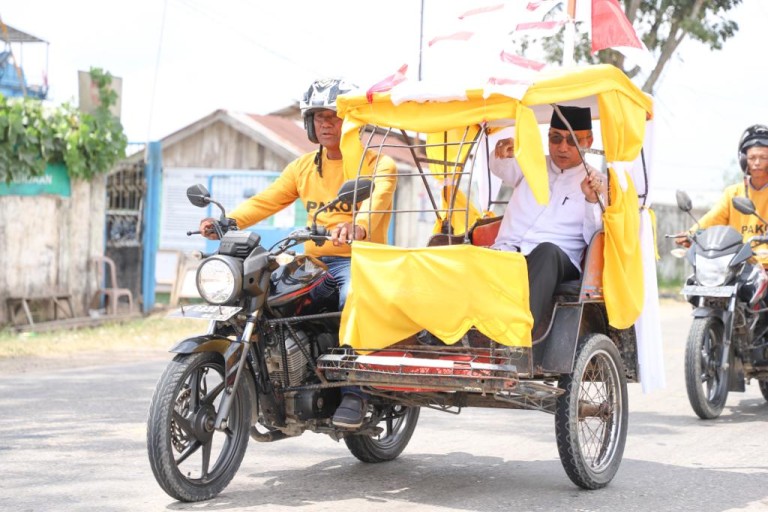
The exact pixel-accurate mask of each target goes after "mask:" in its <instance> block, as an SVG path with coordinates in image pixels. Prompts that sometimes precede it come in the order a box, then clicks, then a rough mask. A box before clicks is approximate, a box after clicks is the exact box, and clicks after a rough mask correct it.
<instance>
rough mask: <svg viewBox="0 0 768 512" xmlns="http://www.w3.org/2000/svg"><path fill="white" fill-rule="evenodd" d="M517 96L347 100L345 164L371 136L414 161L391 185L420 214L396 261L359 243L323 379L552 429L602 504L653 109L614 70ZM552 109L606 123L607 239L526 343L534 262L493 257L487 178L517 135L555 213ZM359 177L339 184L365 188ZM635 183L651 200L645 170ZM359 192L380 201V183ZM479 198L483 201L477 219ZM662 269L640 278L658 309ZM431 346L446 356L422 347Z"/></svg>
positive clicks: (627, 350)
mask: <svg viewBox="0 0 768 512" xmlns="http://www.w3.org/2000/svg"><path fill="white" fill-rule="evenodd" d="M520 85H521V84H513V85H512V86H511V87H509V88H506V87H504V86H499V87H496V88H491V90H489V88H488V87H486V88H478V89H475V90H471V89H463V90H460V91H449V92H447V93H445V94H444V95H443V96H439V95H436V94H434V91H433V90H429V89H428V88H429V87H430V85H429V84H422V83H415V84H409V86H408V87H407V88H406V90H405V91H402V92H399V91H397V90H396V89H397V87H395V88H394V89H392V90H391V91H387V92H378V93H377V92H374V93H370V92H369V93H368V94H365V95H359V96H350V95H346V96H342V97H340V98H339V99H338V108H339V116H340V117H342V118H343V119H344V128H343V130H344V132H343V136H342V152H343V153H344V155H345V162H346V156H347V155H349V154H352V153H353V152H354V151H355V150H358V151H359V149H358V148H360V146H359V144H358V131H359V130H360V129H362V128H363V127H367V131H365V132H364V135H363V136H362V140H363V142H364V146H365V148H368V149H370V148H373V149H375V150H376V151H379V152H382V153H383V152H386V151H387V150H390V151H404V150H405V151H408V152H409V153H411V154H412V155H413V159H414V166H413V168H411V169H400V171H399V172H398V176H397V178H398V188H397V190H398V192H400V194H401V197H402V196H409V197H411V198H414V200H413V201H411V202H408V201H407V200H405V201H401V203H400V204H399V205H398V206H397V207H396V208H395V209H394V210H393V211H392V215H393V219H392V223H393V224H394V226H395V229H396V231H397V232H396V235H395V238H396V240H395V246H386V247H384V246H381V245H377V244H372V243H366V242H354V244H353V249H352V254H353V257H352V282H353V283H354V284H353V287H352V293H351V296H350V298H349V299H348V300H349V302H348V305H347V307H345V311H344V313H343V315H342V325H341V335H340V343H341V348H339V349H335V350H334V351H333V352H332V353H330V354H325V355H323V356H321V357H320V358H319V361H318V366H319V368H320V370H321V371H322V372H323V373H324V375H325V377H326V378H327V379H328V380H340V381H343V382H345V383H347V384H350V385H351V384H354V385H358V386H362V387H364V388H365V389H366V390H367V392H368V393H370V394H372V395H375V396H378V397H381V398H382V399H384V400H388V401H392V402H395V403H401V404H403V405H407V406H411V407H430V408H436V409H439V410H449V409H450V410H454V411H457V410H460V409H461V408H462V407H501V408H503V407H506V408H521V409H536V410H540V411H544V412H548V413H551V414H554V416H555V430H556V434H557V436H556V437H557V444H558V450H559V454H560V458H561V461H562V464H563V466H564V468H565V471H566V473H567V474H568V476H569V477H570V478H571V480H572V481H573V482H574V483H575V484H576V485H578V486H580V487H583V488H586V489H596V488H600V487H603V486H605V485H607V484H608V483H609V482H610V481H611V479H612V478H613V476H614V475H615V473H616V471H617V470H618V467H619V464H620V461H621V458H622V453H623V450H624V445H625V440H626V435H627V418H628V416H627V413H628V402H627V389H626V383H627V382H639V380H640V377H641V376H640V372H639V364H638V337H637V331H636V329H635V323H636V322H637V320H638V318H639V316H640V313H641V311H642V309H643V304H644V302H645V300H644V299H645V297H644V280H645V279H644V277H643V276H644V269H643V261H642V255H641V253H642V249H641V246H640V243H639V240H640V233H639V232H640V216H641V206H642V204H641V203H642V200H641V199H640V198H639V197H638V191H637V188H635V185H634V180H633V178H632V176H631V175H630V174H629V173H628V172H627V170H628V169H629V168H630V167H631V165H629V163H630V162H633V161H635V160H636V159H638V157H639V155H640V152H641V150H642V146H643V140H644V135H645V124H646V121H647V120H648V119H650V118H651V116H652V101H651V99H650V97H649V96H647V95H646V94H644V93H643V92H641V91H640V90H639V89H638V88H637V87H635V86H634V85H633V84H632V83H631V81H630V80H629V79H627V77H626V76H625V75H624V74H623V73H622V72H621V71H619V70H618V69H617V68H614V67H612V66H607V65H599V66H590V67H584V68H577V69H571V70H556V71H551V72H549V73H540V74H539V75H537V76H536V77H535V79H534V80H533V81H532V82H531V83H530V84H523V85H524V86H526V85H527V90H525V92H524V93H523V94H522V95H521V96H520V99H517V98H516V97H515V95H516V94H519V91H520V89H519V87H520ZM507 93H509V94H507ZM556 105H575V106H581V107H587V106H588V107H590V108H591V112H592V115H593V117H595V118H597V119H599V124H600V133H601V138H602V142H603V149H602V150H594V151H592V152H593V153H595V154H598V155H602V156H603V158H604V160H605V162H607V164H608V169H609V170H608V174H609V183H610V197H609V198H608V201H607V203H606V204H604V205H602V206H603V208H604V215H603V216H604V230H603V231H601V232H598V233H597V234H596V235H595V237H594V238H593V240H592V241H591V243H590V244H589V246H588V249H587V250H586V251H585V256H584V261H583V278H582V279H581V280H579V281H572V282H566V283H563V284H562V285H561V287H560V288H559V289H558V290H557V291H556V304H555V307H554V310H553V311H552V315H551V318H550V319H549V325H548V328H547V329H546V331H543V332H537V333H534V334H535V335H536V337H535V339H532V334H531V317H530V312H529V309H528V304H527V293H528V290H527V287H528V283H527V273H526V263H525V259H524V257H523V256H522V255H521V254H520V253H516V252H505V251H497V250H493V249H490V248H488V246H490V245H491V244H492V243H493V241H494V238H495V235H496V233H497V231H498V228H499V225H500V221H501V216H500V215H494V214H493V213H491V212H489V209H488V205H491V206H493V204H494V202H496V203H504V201H494V200H492V198H491V195H492V194H491V192H490V191H491V190H492V188H493V187H492V183H491V178H490V173H489V169H488V162H489V155H490V153H491V152H492V151H493V147H494V142H495V140H496V139H497V138H498V136H499V135H498V134H499V133H503V131H502V130H504V129H506V130H508V131H510V133H513V134H514V138H515V141H516V142H515V143H516V148H515V156H516V158H517V159H518V162H519V163H520V166H521V167H522V169H523V173H524V175H525V179H526V180H528V182H529V184H531V188H532V189H533V191H534V194H535V195H537V199H538V200H539V202H541V203H542V204H543V203H546V201H547V200H548V182H547V176H546V173H547V170H546V166H545V160H544V147H543V146H544V145H543V143H542V139H541V130H540V127H541V128H546V127H547V126H548V123H549V120H550V117H551V115H552V111H553V108H556ZM587 151H589V150H587ZM583 153H584V151H583ZM355 161H356V160H355V159H354V158H353V159H351V160H350V162H355ZM363 169H364V167H363V166H362V165H361V166H359V167H357V168H349V169H345V171H346V172H345V173H346V174H347V176H348V177H355V176H356V177H358V178H359V177H362V175H363V174H364V172H363ZM637 174H638V175H639V177H640V180H639V181H641V182H640V183H638V188H640V194H641V195H643V196H645V195H646V194H645V192H647V186H648V185H647V179H646V178H647V170H642V169H641V170H640V172H639V173H637ZM365 177H367V178H369V179H372V180H373V183H374V186H375V183H376V180H377V179H385V178H386V176H377V175H376V174H375V173H374V174H372V175H367V176H365ZM409 180H410V181H412V182H414V183H408V181H409ZM419 185H421V186H419ZM479 189H482V193H480V192H478V190H479ZM481 195H486V196H488V198H487V201H486V202H485V204H484V208H483V207H481V206H480V205H479V204H478V203H480V202H481V201H480V200H479V199H480V196H481ZM419 197H420V198H421V203H426V206H427V208H426V209H425V210H420V209H419V207H418V205H417V204H416V203H417V200H416V199H417V198H419ZM381 213H382V212H374V211H365V210H362V209H361V210H359V211H358V213H357V214H358V215H369V216H372V215H377V214H381ZM425 216H426V218H428V219H430V220H431V221H432V222H429V223H428V224H431V227H432V234H431V236H428V237H426V238H425V237H421V236H419V234H418V229H414V228H413V226H414V224H418V221H417V220H416V219H418V218H421V219H422V220H423V219H424V217H425ZM414 233H415V236H414ZM425 244H426V246H424V245H425ZM647 250H648V247H646V251H647ZM653 266H654V269H653V274H652V275H650V276H647V277H649V278H650V279H651V281H652V283H653V285H654V286H653V290H652V293H654V294H655V280H656V277H655V265H653ZM645 273H646V274H648V269H646V270H645ZM609 280H612V281H609ZM655 298H656V297H655V295H654V297H653V299H655ZM426 333H429V334H428V335H429V336H430V337H431V338H427V339H432V340H434V338H435V337H437V338H439V341H441V342H442V343H432V344H430V345H426V346H425V344H424V343H419V341H420V339H422V337H423V336H424V335H425V334H426ZM349 347H351V348H352V349H353V350H350V349H349Z"/></svg>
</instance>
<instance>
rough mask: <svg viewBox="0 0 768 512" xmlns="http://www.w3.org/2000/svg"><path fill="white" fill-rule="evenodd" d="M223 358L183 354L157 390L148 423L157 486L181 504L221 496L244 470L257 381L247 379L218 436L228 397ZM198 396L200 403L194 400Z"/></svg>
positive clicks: (243, 379)
mask: <svg viewBox="0 0 768 512" xmlns="http://www.w3.org/2000/svg"><path fill="white" fill-rule="evenodd" d="M223 377H224V360H223V358H222V356H221V355H220V354H218V353H213V352H202V353H198V354H180V355H177V356H176V357H175V358H174V359H173V361H171V362H170V364H169V365H168V367H167V368H166V369H165V372H164V373H163V375H162V376H161V377H160V380H159V382H158V384H157V388H156V389H155V393H154V396H153V397H152V402H151V404H150V406H149V418H148V420H147V450H148V453H149V462H150V466H151V467H152V472H153V473H154V475H155V479H156V480H157V483H158V484H160V487H161V488H162V489H163V490H164V491H165V492H166V493H167V494H168V495H169V496H171V497H172V498H175V499H177V500H179V501H185V502H193V501H202V500H207V499H211V498H213V497H215V496H216V495H218V494H219V493H220V492H221V491H222V490H223V489H224V488H225V487H226V486H227V485H228V484H229V482H230V481H231V480H232V478H233V477H234V476H235V473H236V472H237V470H238V469H239V468H240V463H241V462H242V461H243V456H244V455H245V451H246V448H247V447H248V438H249V428H250V421H251V404H252V403H253V393H254V392H253V389H254V386H253V380H252V377H251V376H250V374H248V373H244V374H243V375H242V376H241V379H242V380H241V381H240V383H239V385H238V388H237V391H236V393H235V396H234V398H233V401H232V407H231V409H230V414H229V418H228V421H227V425H226V428H225V429H224V430H223V431H219V430H214V429H213V428H212V427H213V422H214V420H215V418H216V414H217V412H218V409H219V407H220V406H221V402H222V399H223V396H224V394H223V392H224V387H225V386H224V380H223ZM195 395H197V398H195Z"/></svg>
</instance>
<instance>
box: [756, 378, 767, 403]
mask: <svg viewBox="0 0 768 512" xmlns="http://www.w3.org/2000/svg"><path fill="white" fill-rule="evenodd" d="M758 384H759V385H760V392H761V393H762V394H763V398H765V400H766V401H768V380H761V381H758Z"/></svg>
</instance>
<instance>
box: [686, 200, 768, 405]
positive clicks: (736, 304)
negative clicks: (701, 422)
mask: <svg viewBox="0 0 768 512" xmlns="http://www.w3.org/2000/svg"><path fill="white" fill-rule="evenodd" d="M677 204H678V207H679V208H680V209H681V210H682V211H684V212H687V213H688V214H689V215H691V217H692V218H693V219H694V221H696V222H697V223H698V221H697V219H696V218H695V217H693V215H692V214H691V213H690V212H691V209H692V204H691V199H690V198H689V197H688V195H687V194H686V193H685V192H682V191H678V192H677ZM733 206H734V208H736V209H737V210H738V211H739V212H741V213H744V214H745V215H755V216H757V217H758V218H759V219H760V220H761V221H763V222H765V220H764V219H763V218H762V217H760V216H759V215H758V214H757V212H756V211H755V205H754V204H753V203H752V201H751V200H750V199H748V198H746V197H735V198H734V199H733ZM687 238H688V240H689V242H690V248H689V249H688V251H686V252H685V256H686V258H687V260H688V262H689V263H690V264H691V265H692V267H693V274H692V275H691V276H690V277H689V278H688V279H687V280H686V283H685V285H684V286H683V288H682V291H681V293H682V294H683V295H684V296H685V298H686V300H687V301H688V302H690V303H691V304H692V305H693V307H694V309H693V312H692V315H693V323H692V324H691V328H690V331H689V333H688V340H687V342H686V349H685V386H686V391H687V393H688V400H689V401H690V403H691V407H692V408H693V411H694V412H695V413H696V415H698V416H699V417H700V418H701V419H714V418H717V417H718V416H720V414H721V413H722V411H723V408H724V407H725V402H726V399H727V398H728V393H729V392H730V391H735V392H744V391H745V390H746V383H749V381H750V380H752V379H756V380H757V381H758V385H759V386H760V391H761V392H762V395H763V397H764V398H765V399H766V400H768V338H766V334H768V315H766V313H768V300H767V297H766V291H768V274H767V273H766V271H765V269H764V268H763V266H762V265H761V264H759V263H756V262H755V261H754V259H753V257H754V256H755V250H754V247H756V246H759V245H761V244H766V243H768V236H753V237H750V238H749V239H748V240H746V241H745V240H743V237H742V235H741V233H739V232H738V231H737V230H735V229H734V228H732V227H730V226H712V227H709V228H707V229H704V230H701V231H700V232H698V233H695V234H692V235H688V237H687Z"/></svg>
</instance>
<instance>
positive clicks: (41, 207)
mask: <svg viewBox="0 0 768 512" xmlns="http://www.w3.org/2000/svg"><path fill="white" fill-rule="evenodd" d="M104 205H105V178H104V177H100V178H96V179H94V180H93V181H92V182H84V181H79V180H73V181H72V184H71V196H70V197H61V196H52V195H51V196H49V195H41V196H0V325H1V324H6V323H8V310H7V307H6V298H8V297H9V296H11V295H14V296H17V295H25V294H26V295H48V294H50V293H51V292H53V291H56V290H62V291H66V292H68V293H70V294H71V295H72V297H73V306H74V308H75V315H76V316H84V315H87V312H88V311H87V304H88V302H89V299H90V294H91V293H92V292H93V290H94V289H95V284H96V279H95V276H94V273H93V271H92V270H91V269H90V268H89V261H90V258H91V256H93V255H100V254H104V208H105V206H104Z"/></svg>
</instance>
